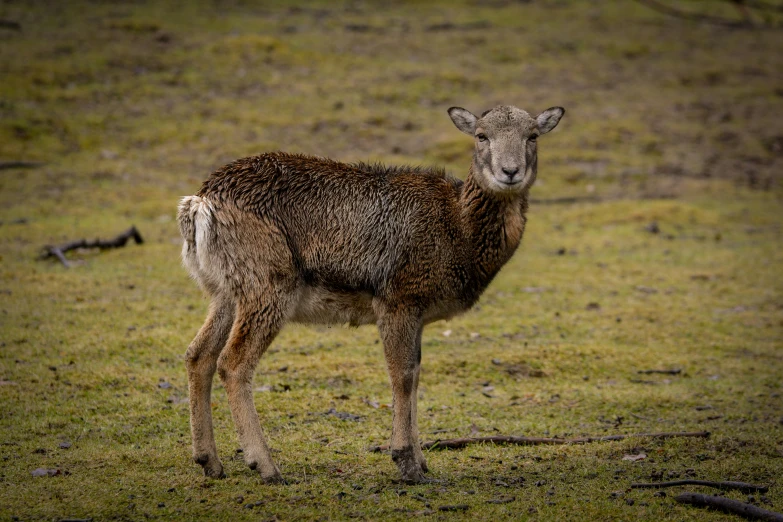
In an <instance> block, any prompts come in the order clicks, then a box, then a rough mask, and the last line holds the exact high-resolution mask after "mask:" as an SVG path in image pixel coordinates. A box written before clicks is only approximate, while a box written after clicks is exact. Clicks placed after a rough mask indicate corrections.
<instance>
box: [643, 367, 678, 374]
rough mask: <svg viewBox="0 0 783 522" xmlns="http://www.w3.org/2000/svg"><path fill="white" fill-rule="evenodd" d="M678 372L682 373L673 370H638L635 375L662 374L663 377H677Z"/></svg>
mask: <svg viewBox="0 0 783 522" xmlns="http://www.w3.org/2000/svg"><path fill="white" fill-rule="evenodd" d="M680 372H682V370H681V369H679V368H675V369H673V370H639V371H637V372H636V373H643V374H646V375H650V374H651V373H663V374H665V375H678V374H679V373H680Z"/></svg>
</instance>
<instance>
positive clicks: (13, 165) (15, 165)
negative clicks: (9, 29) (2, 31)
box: [0, 20, 45, 170]
mask: <svg viewBox="0 0 783 522" xmlns="http://www.w3.org/2000/svg"><path fill="white" fill-rule="evenodd" d="M1 24H2V21H1V20H0V26H1ZM42 165H45V163H43V162H40V161H0V170H6V169H34V168H36V167H40V166H42Z"/></svg>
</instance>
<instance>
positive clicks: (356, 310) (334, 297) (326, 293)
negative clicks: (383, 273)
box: [290, 286, 377, 326]
mask: <svg viewBox="0 0 783 522" xmlns="http://www.w3.org/2000/svg"><path fill="white" fill-rule="evenodd" d="M290 319H291V321H294V322H296V323H304V324H349V325H350V326H359V325H361V324H374V323H375V322H376V321H377V317H376V316H375V312H374V311H373V309H372V295H370V294H368V293H363V292H337V291H334V290H330V289H327V288H323V287H312V286H306V287H304V288H303V289H302V290H301V291H300V292H299V296H298V300H297V303H296V306H295V307H294V311H293V313H292V315H291V318H290Z"/></svg>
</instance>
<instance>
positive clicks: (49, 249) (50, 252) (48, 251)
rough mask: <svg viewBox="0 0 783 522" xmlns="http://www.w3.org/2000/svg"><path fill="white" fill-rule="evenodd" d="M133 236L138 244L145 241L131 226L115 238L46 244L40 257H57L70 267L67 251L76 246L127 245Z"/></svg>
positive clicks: (104, 246)
mask: <svg viewBox="0 0 783 522" xmlns="http://www.w3.org/2000/svg"><path fill="white" fill-rule="evenodd" d="M131 238H133V240H134V241H135V242H136V244H137V245H140V244H142V243H144V239H142V237H141V234H140V233H139V231H138V230H137V229H136V227H135V226H132V227H130V228H129V229H128V230H126V231H125V232H123V233H122V234H120V235H118V236H117V237H115V238H114V239H108V240H102V239H96V240H95V241H87V240H86V239H79V240H77V241H71V242H69V243H64V244H62V245H46V246H45V247H43V252H42V253H41V256H40V258H39V259H47V258H49V257H56V258H57V259H59V260H60V262H61V263H62V264H63V265H65V266H66V267H70V266H71V264H70V263H69V262H68V260H67V259H66V258H65V253H66V252H68V251H69V250H74V249H76V248H100V249H101V250H103V249H106V248H119V247H123V246H125V243H127V242H128V240H129V239H131Z"/></svg>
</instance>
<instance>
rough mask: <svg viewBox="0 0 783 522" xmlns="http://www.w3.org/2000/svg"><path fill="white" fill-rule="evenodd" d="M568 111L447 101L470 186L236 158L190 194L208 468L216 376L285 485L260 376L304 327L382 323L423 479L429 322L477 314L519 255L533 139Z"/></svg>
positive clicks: (196, 398) (423, 173)
mask: <svg viewBox="0 0 783 522" xmlns="http://www.w3.org/2000/svg"><path fill="white" fill-rule="evenodd" d="M564 112H565V111H564V109H562V108H560V107H553V108H551V109H547V110H545V111H544V112H542V113H541V114H539V115H538V116H537V117H535V118H533V117H531V116H530V115H529V114H528V113H527V112H525V111H523V110H521V109H517V108H516V107H508V106H500V107H495V108H494V109H492V110H490V111H487V112H485V113H484V114H483V115H482V116H481V117H477V116H475V115H473V114H472V113H471V112H469V111H467V110H465V109H462V108H459V107H452V108H451V109H449V115H450V116H451V120H452V121H453V122H454V124H455V125H456V126H457V128H458V129H459V130H461V131H462V132H464V133H466V134H469V135H470V136H471V137H473V138H474V140H475V151H474V153H473V162H472V164H471V167H470V171H469V173H468V177H467V179H466V181H465V182H464V183H463V182H461V181H459V180H457V179H454V178H451V177H449V176H447V175H446V174H445V173H444V172H443V171H442V170H436V169H420V168H410V167H384V166H380V165H366V164H362V163H358V164H345V163H338V162H335V161H332V160H329V159H323V158H317V157H312V156H303V155H298V154H285V153H282V152H275V153H269V154H262V155H260V156H254V157H251V158H244V159H240V160H237V161H235V162H233V163H230V164H229V165H226V166H225V167H223V168H221V169H220V170H218V171H216V172H215V173H213V174H212V175H211V176H210V177H209V179H207V180H206V181H205V182H204V184H203V185H202V187H201V190H200V191H199V192H198V194H197V195H195V196H188V197H185V198H183V199H182V201H181V203H180V205H179V213H178V217H177V218H178V220H179V226H180V230H181V232H182V237H183V238H184V239H185V243H184V246H183V250H182V257H183V260H184V264H185V266H186V267H187V269H188V270H189V271H190V274H191V275H192V276H193V278H194V279H195V280H196V281H198V283H199V285H200V286H201V287H202V288H203V289H204V290H205V291H206V292H207V293H208V294H209V296H210V297H211V298H212V302H211V303H210V307H209V314H208V316H207V319H206V322H205V323H204V325H203V326H202V327H201V330H199V332H198V334H197V335H196V338H195V339H193V342H191V343H190V346H189V347H188V350H187V354H186V359H187V370H188V385H189V391H190V425H191V430H192V434H193V455H194V459H195V461H196V462H197V463H199V464H201V466H203V468H204V473H205V474H206V475H207V476H210V477H222V476H224V474H223V466H222V464H221V463H220V460H219V459H218V455H217V448H216V446H215V438H214V435H213V432H212V415H211V411H210V394H211V389H212V378H213V376H214V374H215V370H217V372H218V375H219V376H220V379H221V380H222V382H223V384H224V386H225V389H226V393H227V395H228V402H229V405H230V407H231V414H232V416H233V418H234V422H235V424H236V427H237V431H238V433H239V440H240V443H241V445H242V448H243V450H244V458H245V462H246V463H247V464H248V466H250V468H251V469H258V470H259V471H260V473H261V476H262V477H263V478H264V480H265V481H268V482H278V481H281V480H282V477H281V475H280V471H279V470H278V468H277V466H276V465H275V463H274V462H273V461H272V456H271V455H270V452H269V448H268V446H267V443H266V440H265V438H264V434H263V432H262V430H261V425H260V423H259V420H258V414H257V412H256V409H255V406H254V403H253V388H252V380H253V373H254V370H255V367H256V364H257V363H258V360H259V358H260V357H261V355H262V354H263V353H264V352H265V351H266V349H267V348H268V347H269V344H270V343H271V342H272V340H273V339H274V338H275V336H276V335H277V333H278V332H279V331H280V329H281V328H282V327H283V325H284V324H285V323H287V322H291V321H293V322H300V323H310V324H312V323H327V324H331V323H348V324H350V325H353V326H356V325H360V324H370V323H375V324H377V325H378V329H379V331H380V335H381V339H382V340H383V348H384V354H385V356H386V363H387V366H388V371H389V376H390V378H391V386H392V394H393V403H394V420H393V426H392V436H391V455H392V460H393V461H394V462H395V463H396V464H397V466H398V467H399V470H400V473H401V474H402V479H403V480H404V481H406V482H411V483H416V482H422V481H426V479H425V477H424V473H425V472H426V471H427V463H426V461H425V459H424V455H423V454H422V452H421V448H420V446H419V433H418V426H417V421H416V394H417V391H416V390H417V387H418V384H419V367H420V362H421V332H422V328H423V327H424V325H426V324H428V323H431V322H433V321H437V320H438V319H446V318H449V317H452V316H453V315H455V314H458V313H460V312H464V311H466V310H467V309H469V308H470V307H471V306H472V305H473V304H474V303H475V302H476V301H477V300H478V298H479V296H480V295H481V293H482V292H483V291H484V289H485V288H486V287H487V285H488V284H489V283H490V281H491V280H492V278H493V277H494V276H495V274H497V272H498V271H499V270H500V268H501V267H502V266H503V264H505V263H506V261H508V260H509V258H510V257H511V255H512V254H513V253H514V251H515V250H516V248H517V246H518V245H519V242H520V240H521V238H522V233H523V232H524V230H525V222H526V218H525V213H526V212H527V208H528V201H527V198H528V192H529V190H530V187H531V185H532V184H533V182H534V181H535V179H536V167H537V154H536V151H537V138H538V137H539V136H540V135H541V134H545V133H547V132H549V131H550V130H552V129H553V128H554V127H555V126H556V125H557V123H558V122H559V121H560V118H561V117H562V115H563V113H564Z"/></svg>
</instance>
